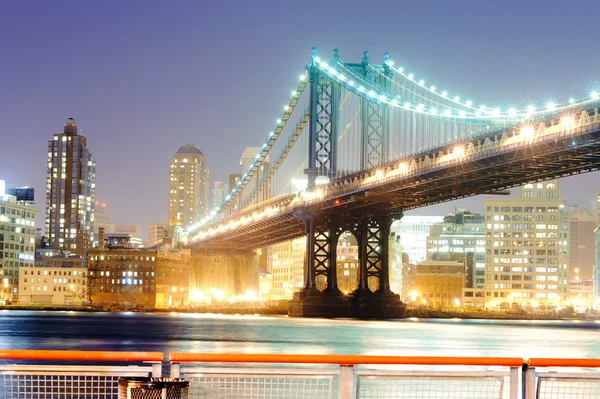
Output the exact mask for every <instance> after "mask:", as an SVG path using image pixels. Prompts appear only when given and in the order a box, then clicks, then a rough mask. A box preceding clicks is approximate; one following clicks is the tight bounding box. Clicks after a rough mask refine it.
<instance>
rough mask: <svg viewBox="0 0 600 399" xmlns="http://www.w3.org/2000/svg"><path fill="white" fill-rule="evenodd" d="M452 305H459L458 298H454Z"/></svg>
mask: <svg viewBox="0 0 600 399" xmlns="http://www.w3.org/2000/svg"><path fill="white" fill-rule="evenodd" d="M454 306H460V300H459V299H458V298H454Z"/></svg>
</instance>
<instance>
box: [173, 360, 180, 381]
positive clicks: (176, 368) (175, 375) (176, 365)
mask: <svg viewBox="0 0 600 399" xmlns="http://www.w3.org/2000/svg"><path fill="white" fill-rule="evenodd" d="M180 376H181V365H180V364H179V363H171V378H180Z"/></svg>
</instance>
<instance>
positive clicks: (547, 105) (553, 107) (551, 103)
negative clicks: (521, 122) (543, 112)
mask: <svg viewBox="0 0 600 399" xmlns="http://www.w3.org/2000/svg"><path fill="white" fill-rule="evenodd" d="M546 109H547V110H548V111H554V110H555V109H556V104H554V103H553V102H552V101H550V102H549V103H548V104H546Z"/></svg>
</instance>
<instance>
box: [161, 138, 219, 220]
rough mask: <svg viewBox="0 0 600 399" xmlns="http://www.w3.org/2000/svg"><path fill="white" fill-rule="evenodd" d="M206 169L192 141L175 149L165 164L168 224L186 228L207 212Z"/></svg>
mask: <svg viewBox="0 0 600 399" xmlns="http://www.w3.org/2000/svg"><path fill="white" fill-rule="evenodd" d="M209 179H210V175H209V169H208V167H207V165H206V159H205V157H204V155H203V154H202V152H201V151H200V150H199V149H198V148H196V147H195V146H194V145H192V144H186V145H184V146H182V147H180V148H179V150H177V152H176V153H175V156H174V159H173V162H171V163H170V164H169V212H168V217H169V219H168V222H169V225H174V226H183V227H184V228H185V227H188V226H190V225H192V224H194V223H197V222H198V221H199V220H200V219H201V218H202V217H204V216H206V215H207V214H208V205H209V203H208V194H209Z"/></svg>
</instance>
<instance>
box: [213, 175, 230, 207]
mask: <svg viewBox="0 0 600 399" xmlns="http://www.w3.org/2000/svg"><path fill="white" fill-rule="evenodd" d="M227 194H229V184H227V183H225V182H222V181H216V182H215V183H214V186H213V189H212V204H211V206H210V207H211V209H215V208H218V207H220V206H221V204H222V203H223V201H225V198H226V197H227Z"/></svg>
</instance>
